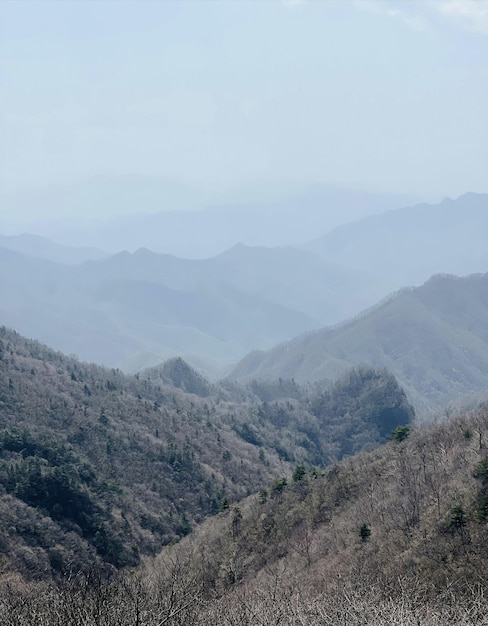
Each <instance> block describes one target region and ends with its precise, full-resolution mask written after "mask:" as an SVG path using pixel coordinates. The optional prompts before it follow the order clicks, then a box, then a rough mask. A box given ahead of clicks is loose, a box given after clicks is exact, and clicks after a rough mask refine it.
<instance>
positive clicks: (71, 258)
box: [0, 233, 107, 265]
mask: <svg viewBox="0 0 488 626" xmlns="http://www.w3.org/2000/svg"><path fill="white" fill-rule="evenodd" d="M0 248H5V249H7V250H13V251H15V252H21V253H22V254H26V255H28V256H31V257H35V258H39V259H46V260H48V261H54V262H56V263H65V264H67V265H80V264H81V263H83V262H84V261H88V260H95V259H103V258H104V257H106V256H107V254H106V253H105V252H102V251H101V250H98V249H96V248H86V247H85V248H72V247H69V246H61V245H59V244H57V243H54V242H53V241H50V240H49V239H47V238H46V237H39V236H38V235H29V234H27V233H24V234H22V235H11V236H8V235H0Z"/></svg>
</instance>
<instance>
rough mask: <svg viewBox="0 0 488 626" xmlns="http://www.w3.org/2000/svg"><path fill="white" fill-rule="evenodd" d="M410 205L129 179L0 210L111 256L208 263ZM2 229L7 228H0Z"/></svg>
mask: <svg viewBox="0 0 488 626" xmlns="http://www.w3.org/2000/svg"><path fill="white" fill-rule="evenodd" d="M408 201H409V199H407V198H406V197H405V196H400V195H395V194H380V193H371V192H362V191H352V190H347V189H340V188H336V187H332V186H328V185H319V184H315V185H313V184H311V185H306V184H296V183H290V184H288V185H286V184H280V185H278V184H276V185H273V184H271V183H268V184H261V185H248V186H247V187H243V188H240V189H236V190H231V191H227V192H226V191H221V192H210V191H206V190H202V189H197V188H193V187H189V186H186V185H180V184H178V183H175V182H174V181H166V180H161V179H158V178H146V177H137V176H130V177H121V178H118V179H110V178H99V179H94V180H91V181H86V182H84V183H78V184H73V185H70V186H65V187H59V188H50V189H46V190H40V191H37V192H35V193H34V192H28V193H27V192H26V193H24V194H17V195H16V196H14V197H0V211H1V208H2V206H3V207H5V211H4V213H5V215H7V214H8V213H11V214H12V213H13V214H14V216H15V215H16V214H19V215H21V214H26V215H33V217H32V219H31V223H30V225H29V227H26V226H24V227H23V230H24V231H25V230H28V231H29V232H33V233H36V234H42V235H45V236H48V237H50V238H52V239H54V240H56V241H58V242H60V243H63V244H65V245H75V246H81V245H82V246H85V245H89V246H94V247H98V248H101V249H103V250H108V251H111V252H112V253H114V252H118V251H119V250H124V249H127V250H135V249H137V248H140V247H148V248H150V249H151V250H155V251H157V252H162V253H170V254H175V255H177V256H180V257H188V258H205V257H208V256H213V255H215V254H218V253H220V252H222V251H223V250H226V249H227V248H230V247H232V246H233V245H235V244H237V243H245V244H247V245H253V246H256V245H259V246H277V245H280V246H282V245H289V244H292V243H301V242H304V241H307V240H309V239H311V238H312V237H314V236H315V234H316V233H325V232H327V231H328V230H330V229H331V228H333V227H334V226H337V225H338V224H342V223H345V222H348V221H351V220H353V219H358V218H359V217H363V216H365V215H368V214H370V213H375V212H380V211H385V210H387V209H392V208H397V207H399V206H404V205H405V204H406V203H407V202H408ZM37 216H44V217H37ZM46 216H47V217H48V218H49V219H47V218H46ZM51 216H52V217H51ZM117 216H118V217H117ZM0 227H1V228H4V227H3V226H2V224H1V223H0Z"/></svg>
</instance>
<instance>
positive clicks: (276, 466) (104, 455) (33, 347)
mask: <svg viewBox="0 0 488 626" xmlns="http://www.w3.org/2000/svg"><path fill="white" fill-rule="evenodd" d="M413 417H414V412H413V409H412V407H411V405H410V404H409V403H408V401H407V398H406V396H405V394H404V392H403V391H402V390H401V388H400V387H399V386H398V384H397V382H396V381H395V379H394V378H393V376H391V375H390V374H388V373H387V372H386V371H377V370H373V369H369V368H359V369H355V370H352V371H351V372H349V373H348V374H347V375H346V376H345V377H344V378H343V379H341V380H339V381H338V382H336V383H335V384H333V385H326V384H325V383H324V384H323V385H314V386H313V387H310V388H305V387H301V386H299V385H297V384H296V383H295V382H294V381H284V380H280V381H277V382H276V383H259V382H257V381H253V382H251V383H250V384H248V385H246V386H239V385H237V384H232V383H229V382H224V383H221V384H211V383H209V382H208V381H206V380H205V379H204V378H203V377H202V376H201V375H199V374H198V373H197V372H195V371H194V370H193V369H192V368H190V367H189V366H188V365H187V364H186V363H185V362H184V361H182V360H181V359H173V360H171V361H169V362H167V363H166V364H165V365H163V366H161V367H158V368H155V369H152V370H147V371H146V372H143V373H141V374H138V375H135V376H127V375H124V374H123V373H122V372H120V371H118V370H114V369H106V368H103V367H99V366H96V365H90V364H86V363H81V362H79V361H77V360H76V359H73V358H70V357H66V356H64V355H62V354H60V353H57V352H54V351H52V350H50V349H48V348H47V347H45V346H43V345H42V344H39V343H37V342H35V341H31V340H28V339H25V338H23V337H21V336H20V335H18V334H17V333H15V332H13V331H10V330H8V329H6V328H2V329H0V488H1V491H0V496H1V498H0V500H1V507H2V519H3V526H2V528H1V529H0V541H1V545H2V552H3V554H4V555H5V558H6V565H5V566H6V567H7V569H8V570H9V571H18V572H20V573H22V574H23V575H24V576H27V577H29V578H43V577H50V576H53V575H54V576H57V575H66V574H67V573H70V574H73V573H78V572H80V571H84V570H85V569H86V568H87V567H91V565H92V564H93V563H99V565H100V566H101V567H105V568H107V571H110V570H111V569H114V568H115V569H117V568H121V567H125V566H135V565H137V564H138V563H139V562H140V560H141V557H143V556H144V555H154V554H155V553H157V552H158V551H159V550H160V548H161V547H162V546H164V545H168V544H170V543H171V542H173V541H175V540H178V539H179V538H181V537H183V536H184V535H186V534H188V533H189V532H190V531H191V529H192V528H193V527H194V526H195V525H196V524H197V523H200V522H202V521H203V520H204V519H205V518H206V516H208V515H210V514H215V513H218V512H219V511H221V510H225V509H226V508H227V507H228V506H229V505H230V504H231V503H233V502H236V501H237V500H239V499H242V498H243V497H245V496H247V495H250V494H252V493H255V492H257V491H258V490H259V489H263V488H265V487H266V485H268V484H270V483H272V482H273V481H274V480H283V479H284V476H286V475H288V474H290V473H291V472H293V470H294V469H295V468H296V467H297V466H299V467H304V468H306V469H307V471H308V470H309V469H311V468H312V467H317V468H323V467H325V466H327V465H329V464H331V463H334V462H336V461H338V460H340V459H341V458H343V457H344V456H346V455H351V454H354V453H356V452H359V451H361V450H367V449H371V448H373V447H375V446H377V445H379V444H380V443H381V442H383V441H385V440H386V439H387V438H388V436H389V434H390V433H391V431H392V430H394V429H395V428H396V427H398V426H402V425H405V424H408V423H410V422H411V421H412V419H413Z"/></svg>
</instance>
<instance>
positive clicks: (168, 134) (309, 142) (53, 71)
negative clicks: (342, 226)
mask: <svg viewBox="0 0 488 626" xmlns="http://www.w3.org/2000/svg"><path fill="white" fill-rule="evenodd" d="M0 54H1V57H0V58H1V61H0V80H1V83H0V117H1V126H0V146H1V147H0V151H1V152H0V185H1V187H2V189H3V191H7V192H10V191H18V190H22V189H26V188H29V187H36V186H43V185H51V184H57V183H63V184H65V183H70V182H72V181H82V180H84V179H86V178H90V177H93V176H100V175H102V176H105V175H110V176H112V175H115V176H120V175H126V174H138V175H150V176H158V177H163V178H166V179H172V180H177V181H180V182H185V183H190V184H196V185H198V186H203V187H206V188H211V189H223V188H227V187H232V186H234V185H241V184H246V183H248V182H253V181H267V180H272V181H281V180H283V181H285V180H286V181H299V182H321V183H331V184H339V185H343V186H351V185H356V186H362V187H365V188H368V189H370V190H378V191H393V192H400V193H413V194H418V195H420V196H422V195H425V196H443V195H451V196H456V195H459V194H461V193H463V192H465V191H479V192H488V175H487V172H488V3H487V2H485V1H484V0H445V1H444V0H439V1H431V2H414V1H412V0H403V1H400V2H393V1H389V0H384V1H369V0H363V1H361V0H359V1H354V0H350V1H347V0H342V1H341V2H334V1H331V0H330V1H326V2H320V1H318V0H315V1H314V0H309V1H306V0H303V1H299V0H295V1H293V0H291V1H279V0H276V1H275V0H261V1H254V2H252V1H233V2H231V1H225V0H221V1H219V2H210V1H205V0H199V1H190V0H182V1H179V2H173V1H171V0H166V1H160V2H156V1H152V2H144V1H142V0H137V1H133V2H130V1H126V2H121V1H117V0H110V1H102V0H91V1H90V0H84V1H80V2H73V1H70V0H58V1H54V2H44V1H43V0H35V1H31V2H28V1H23V0H15V1H14V0H12V1H10V0H0Z"/></svg>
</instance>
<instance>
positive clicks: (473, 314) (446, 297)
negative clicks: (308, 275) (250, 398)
mask: <svg viewBox="0 0 488 626" xmlns="http://www.w3.org/2000/svg"><path fill="white" fill-rule="evenodd" d="M487 329H488V274H474V275H471V276H467V277H464V278H458V277H455V276H448V275H438V276H434V277H433V278H431V279H430V280H429V281H427V282H426V283H425V284H424V285H422V286H421V287H418V288H415V289H413V288H412V289H403V290H401V291H399V292H398V293H396V294H394V295H393V296H392V297H391V298H389V299H388V300H386V301H385V302H383V303H382V304H380V305H378V306H377V307H374V308H372V309H371V310H370V311H367V312H365V313H364V314H362V315H360V316H358V317H357V318H356V319H353V320H351V321H350V322H347V323H344V324H341V325H339V326H337V327H335V328H332V329H329V328H325V329H322V330H319V331H316V332H311V333H308V334H306V335H303V336H300V337H297V338H296V339H293V340H292V341H290V342H286V343H283V344H280V345H278V346H277V347H275V348H273V349H272V350H270V351H268V352H260V351H255V352H252V353H250V354H249V355H248V356H247V357H245V358H244V359H243V360H242V361H241V362H240V363H239V364H238V365H237V366H236V367H235V368H234V369H233V370H232V371H231V372H230V373H229V375H228V377H229V379H232V380H241V381H245V380H250V379H252V378H262V379H265V380H273V379H277V378H279V377H280V376H281V377H283V378H291V377H293V378H295V379H296V380H297V381H298V382H303V381H312V380H323V379H333V378H334V377H336V376H338V375H339V374H340V373H341V372H343V371H344V370H346V369H347V368H349V367H351V365H357V364H362V363H367V364H370V365H372V366H374V367H386V368H388V370H389V371H391V372H392V373H393V374H394V375H395V376H396V377H397V378H398V380H399V381H400V383H401V384H402V386H403V387H404V388H405V390H406V391H407V393H408V395H409V398H410V399H411V401H412V402H413V404H414V405H415V407H416V409H417V410H418V411H419V412H423V411H434V410H439V409H442V408H443V407H445V406H446V405H447V403H448V402H450V401H452V400H459V399H461V398H463V397H468V396H470V395H471V394H482V393H486V371H487V370H488V335H487Z"/></svg>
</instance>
